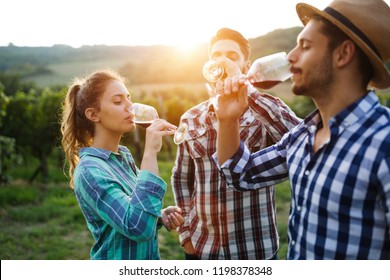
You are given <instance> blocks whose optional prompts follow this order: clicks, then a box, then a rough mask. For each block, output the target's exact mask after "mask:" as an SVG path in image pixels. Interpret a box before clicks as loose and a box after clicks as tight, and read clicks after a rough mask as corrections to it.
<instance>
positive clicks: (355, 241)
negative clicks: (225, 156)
mask: <svg viewBox="0 0 390 280" xmlns="http://www.w3.org/2000/svg"><path fill="white" fill-rule="evenodd" d="M329 124H330V129H331V136H330V139H329V141H328V142H327V143H326V144H325V145H324V146H323V147H322V148H321V149H319V150H318V151H317V152H316V153H313V143H314V137H315V132H316V130H317V128H319V127H321V126H322V122H321V119H320V115H319V113H318V111H315V112H313V113H312V114H311V115H310V116H308V117H307V118H306V119H305V120H304V121H303V122H302V123H300V124H299V125H298V126H297V127H295V128H294V129H293V130H291V131H290V132H289V133H287V134H286V135H284V137H283V138H282V139H281V140H280V141H279V142H278V143H277V144H275V145H273V146H271V147H268V148H266V149H264V150H262V151H259V152H257V153H254V154H251V153H250V151H249V150H248V149H247V148H246V147H245V145H244V144H243V143H241V146H240V148H239V150H238V151H237V153H236V154H235V155H234V156H233V157H232V158H231V159H229V160H228V161H226V162H225V163H224V164H223V165H222V166H221V171H222V176H224V177H225V178H226V180H227V181H228V184H229V186H233V187H235V188H236V189H240V190H252V189H257V188H260V187H263V186H267V185H270V184H277V183H279V182H281V181H283V180H285V179H286V178H287V177H289V178H290V184H291V190H292V199H291V209H290V217H289V226H288V235H289V251H288V255H287V257H288V259H389V258H390V110H389V109H388V108H386V107H383V106H381V105H380V104H379V101H378V98H377V96H376V95H375V93H374V92H373V91H371V92H369V93H368V94H367V95H366V96H365V97H364V98H362V99H361V100H359V101H357V102H355V103H354V104H352V105H350V106H349V107H348V108H346V109H345V110H343V111H342V112H340V113H339V114H337V115H336V116H335V117H333V118H332V119H331V120H330V123H329ZM214 160H215V161H216V162H217V157H216V155H214Z"/></svg>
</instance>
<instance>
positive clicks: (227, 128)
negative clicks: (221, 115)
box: [217, 120, 240, 165]
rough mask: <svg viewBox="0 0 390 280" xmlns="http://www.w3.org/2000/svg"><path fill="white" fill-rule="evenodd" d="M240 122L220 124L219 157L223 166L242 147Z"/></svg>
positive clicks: (222, 122) (218, 138) (218, 137)
mask: <svg viewBox="0 0 390 280" xmlns="http://www.w3.org/2000/svg"><path fill="white" fill-rule="evenodd" d="M239 126H240V125H239V120H236V121H220V122H218V134H217V155H218V163H219V164H220V165H221V164H223V163H224V162H225V161H227V160H228V159H229V158H231V157H232V156H233V155H234V154H235V153H236V152H237V150H238V148H239V147H240V130H239Z"/></svg>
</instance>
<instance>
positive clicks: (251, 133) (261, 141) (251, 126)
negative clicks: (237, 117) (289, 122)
mask: <svg viewBox="0 0 390 280" xmlns="http://www.w3.org/2000/svg"><path fill="white" fill-rule="evenodd" d="M240 137H241V140H242V141H244V143H245V144H246V145H247V147H248V148H249V150H250V151H251V152H252V153H254V152H257V151H259V150H260V149H263V148H265V147H267V146H269V145H270V143H268V142H269V141H268V140H267V138H270V137H268V135H267V131H266V129H265V128H264V125H263V123H262V122H261V121H260V120H258V119H256V118H255V117H254V116H253V115H244V116H243V119H242V120H241V123H240Z"/></svg>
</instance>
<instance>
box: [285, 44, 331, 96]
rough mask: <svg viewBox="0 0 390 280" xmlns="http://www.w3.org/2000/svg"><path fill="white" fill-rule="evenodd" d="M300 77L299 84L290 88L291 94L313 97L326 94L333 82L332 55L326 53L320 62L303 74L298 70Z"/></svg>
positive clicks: (294, 84)
mask: <svg viewBox="0 0 390 280" xmlns="http://www.w3.org/2000/svg"><path fill="white" fill-rule="evenodd" d="M300 76H301V78H300V81H299V82H300V83H299V84H297V83H296V82H294V83H293V86H292V92H293V93H294V94H295V95H303V96H310V97H314V96H317V94H326V92H327V89H328V88H329V87H330V85H331V84H332V82H333V80H334V77H333V69H332V53H331V52H330V51H328V52H327V53H326V54H325V56H324V57H323V59H322V60H321V61H319V62H318V63H317V64H316V65H314V67H312V68H310V69H307V70H306V71H305V73H303V72H302V70H300Z"/></svg>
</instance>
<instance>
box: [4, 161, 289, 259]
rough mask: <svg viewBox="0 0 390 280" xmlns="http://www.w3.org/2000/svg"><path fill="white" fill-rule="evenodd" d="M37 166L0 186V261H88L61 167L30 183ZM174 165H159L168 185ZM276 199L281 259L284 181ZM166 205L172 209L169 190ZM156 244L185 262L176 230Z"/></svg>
mask: <svg viewBox="0 0 390 280" xmlns="http://www.w3.org/2000/svg"><path fill="white" fill-rule="evenodd" d="M36 164H37V163H36V162H35V161H34V160H29V161H28V162H25V163H24V164H23V166H21V167H20V168H18V169H17V170H15V172H14V174H13V176H14V178H22V179H15V180H14V181H12V183H10V184H8V185H6V186H0V248H1V250H0V259H2V260H7V259H11V260H20V259H24V260H79V259H88V258H89V250H90V248H91V245H92V242H93V241H92V236H91V234H90V232H89V231H88V229H87V227H86V224H85V220H84V217H83V215H82V214H81V211H80V209H79V206H78V204H77V201H76V199H75V196H74V194H73V191H72V190H71V189H70V188H69V187H68V184H67V182H66V179H65V177H64V175H63V173H62V170H61V168H59V167H58V166H57V164H56V163H55V162H51V164H50V170H49V171H50V180H49V181H50V183H48V184H43V183H34V184H32V185H30V184H28V183H27V181H26V180H25V178H28V177H29V175H31V173H32V170H34V168H35V166H36ZM172 166H173V162H171V161H160V173H161V176H162V177H163V178H164V180H166V182H170V176H171V170H172ZM168 185H169V184H168ZM276 201H277V211H278V215H277V217H278V227H279V233H280V235H281V239H280V241H281V247H280V252H279V258H280V259H283V258H285V255H286V250H287V234H286V231H287V227H286V222H287V219H288V211H289V203H290V202H289V201H290V189H289V185H288V183H285V184H282V185H280V186H278V187H277V198H276ZM164 205H165V206H168V205H174V199H173V194H172V191H171V188H170V186H169V187H168V191H167V193H166V196H165V200H164ZM159 246H160V254H161V258H162V259H164V260H180V259H183V251H182V249H181V247H180V245H179V241H178V235H177V232H176V231H171V232H168V231H166V230H165V229H164V228H162V229H160V231H159Z"/></svg>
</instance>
